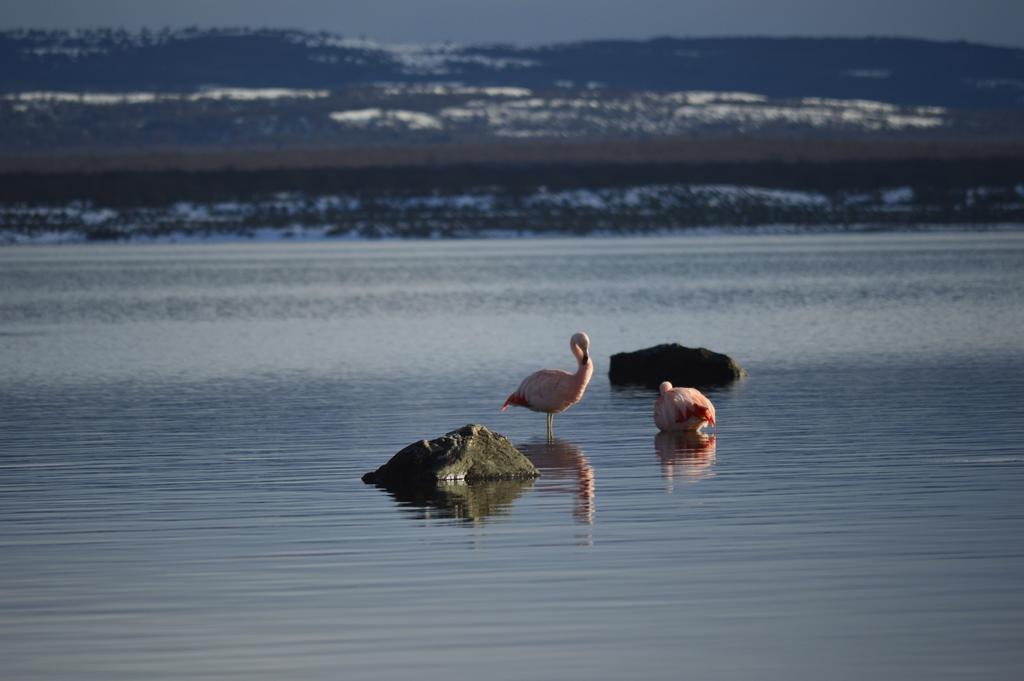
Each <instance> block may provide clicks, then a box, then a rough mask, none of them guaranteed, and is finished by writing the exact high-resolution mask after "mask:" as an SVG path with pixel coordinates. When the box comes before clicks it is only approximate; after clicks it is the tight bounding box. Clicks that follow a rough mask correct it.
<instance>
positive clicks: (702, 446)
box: [654, 430, 715, 494]
mask: <svg viewBox="0 0 1024 681" xmlns="http://www.w3.org/2000/svg"><path fill="white" fill-rule="evenodd" d="M654 449H655V451H656V452H657V453H658V459H659V460H661V474H662V476H663V477H664V478H665V491H666V492H668V493H670V494H671V493H672V491H673V490H674V489H675V481H676V479H677V478H681V479H685V480H688V481H690V482H696V481H698V480H703V479H705V478H711V477H714V475H715V472H714V471H713V470H712V466H713V464H714V463H715V436H714V435H705V434H704V433H701V432H698V431H693V430H688V431H662V432H660V433H658V434H657V435H655V436H654Z"/></svg>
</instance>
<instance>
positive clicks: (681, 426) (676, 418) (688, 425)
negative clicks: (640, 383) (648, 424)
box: [654, 381, 716, 431]
mask: <svg viewBox="0 0 1024 681" xmlns="http://www.w3.org/2000/svg"><path fill="white" fill-rule="evenodd" d="M658 390H659V391H660V392H661V395H660V396H659V397H658V399H657V401H656V402H655V403H654V423H655V424H657V426H658V429H659V430H664V431H682V430H700V429H701V428H703V427H704V426H706V425H711V427H712V428H716V426H715V405H713V404H711V400H709V399H708V398H706V397H705V396H704V393H702V392H701V391H699V390H697V389H696V388H673V387H672V384H671V383H669V382H668V381H665V382H664V383H662V384H661V385H660V386H659V387H658Z"/></svg>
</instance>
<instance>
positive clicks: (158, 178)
mask: <svg viewBox="0 0 1024 681" xmlns="http://www.w3.org/2000/svg"><path fill="white" fill-rule="evenodd" d="M1021 183H1024V156H1017V157H1013V156H1006V157H998V156H997V157H977V158H908V159H876V160H840V161H813V162H795V161H768V160H762V161H750V162H742V161H731V162H729V161H719V162H706V163H696V162H694V163H629V164H627V163H609V162H603V163H572V162H567V163H458V164H436V165H428V164H422V165H407V166H370V167H362V168H358V167H356V168H353V167H334V168H331V167H326V168H265V169H255V170H240V169H220V170H202V171H199V170H195V171H187V170H147V171H129V170H110V171H100V172H81V171H78V172H49V173H42V172H19V173H2V174H0V202H2V203H5V204H11V203H29V204H55V203H63V202H68V201H88V202H92V203H94V204H96V205H99V206H110V207H122V206H153V205H164V204H168V203H172V202H175V201H246V200H251V199H254V198H257V197H262V196H268V195H272V194H275V193H280V192H298V193H303V194H306V195H330V194H339V193H344V194H353V195H363V196H381V195H393V196H409V195H424V194H428V195H429V194H432V193H433V194H442V195H444V194H456V193H463V192H473V191H477V190H480V189H489V188H500V190H501V191H502V193H506V194H510V195H513V196H514V195H521V194H526V193H529V192H533V191H536V190H537V189H538V188H541V187H543V188H546V189H547V190H556V191H557V190H566V189H575V188H587V189H602V188H610V187H628V186H639V185H656V184H735V185H744V186H755V187H765V188H774V189H794V190H801V191H814V192H821V193H824V194H834V193H837V192H843V191H874V190H878V189H885V188H889V187H899V186H909V187H913V188H914V189H915V191H917V192H918V194H919V195H922V196H926V195H940V194H944V193H946V192H949V191H952V190H956V189H964V188H971V187H979V186H993V187H1013V186H1016V185H1018V184H1021Z"/></svg>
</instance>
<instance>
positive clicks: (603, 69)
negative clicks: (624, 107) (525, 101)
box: [0, 29, 1024, 109]
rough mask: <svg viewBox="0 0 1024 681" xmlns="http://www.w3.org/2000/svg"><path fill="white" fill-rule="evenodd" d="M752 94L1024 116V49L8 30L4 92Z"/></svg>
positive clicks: (2, 62) (798, 41)
mask: <svg viewBox="0 0 1024 681" xmlns="http://www.w3.org/2000/svg"><path fill="white" fill-rule="evenodd" d="M436 81H458V82H460V83H463V84H466V85H477V86H482V85H506V86H521V87H528V88H541V89H543V88H550V87H556V86H559V85H575V86H587V85H588V84H590V85H591V86H600V87H603V88H608V89H612V90H630V91H636V90H652V91H662V92H664V91H675V90H714V91H742V92H750V93H755V94H760V95H764V96H766V97H769V98H800V97H828V98H842V99H869V100H877V101H882V102H889V103H893V104H899V105H907V106H942V107H951V108H962V109H1007V108H1009V109H1021V108H1024V50H1020V49H1010V48H1002V47H989V46H985V45H977V44H970V43H965V42H932V41H925V40H909V39H900V38H864V39H836V38H826V39H807V38H771V39H769V38H701V39H682V38H658V39H654V40H645V41H590V42H578V43H567V44H557V45H548V46H543V47H535V48H534V47H516V46H510V45H464V46H463V45H448V44H445V45H424V46H408V45H406V46H394V45H392V46H388V45H379V44H376V43H373V42H369V41H365V40H358V39H350V38H345V37H343V36H340V35H336V34H331V33H309V32H302V31H285V30H248V29H223V30H199V29H186V30H173V31H172V30H163V31H154V32H151V31H143V32H139V33H129V32H125V31H117V30H90V31H38V30H17V31H6V32H3V33H0V92H6V93H13V92H25V91H38V90H61V91H73V92H80V91H104V92H127V91H157V92H190V91H194V90H197V89H199V88H201V87H203V86H208V85H211V84H213V85H220V86H236V87H248V88H262V87H287V88H326V89H339V88H347V87H351V86H353V85H366V84H371V83H379V82H396V83H398V82H400V83H422V82H436Z"/></svg>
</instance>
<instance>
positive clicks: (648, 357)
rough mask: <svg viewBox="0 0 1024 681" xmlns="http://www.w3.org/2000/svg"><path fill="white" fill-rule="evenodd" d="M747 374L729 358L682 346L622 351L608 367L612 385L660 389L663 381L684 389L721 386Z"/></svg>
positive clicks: (665, 345)
mask: <svg viewBox="0 0 1024 681" xmlns="http://www.w3.org/2000/svg"><path fill="white" fill-rule="evenodd" d="M746 375H747V372H746V370H745V369H744V368H743V367H741V366H740V365H739V364H738V363H737V362H736V360H734V359H733V358H732V357H729V356H728V355H723V354H721V353H719V352H712V351H711V350H708V349H707V348H688V347H685V346H683V345H680V344H679V343H664V344H662V345H655V346H654V347H651V348H644V349H643V350H637V351H636V352H620V353H618V354H615V355H612V358H611V363H610V366H609V368H608V380H609V381H611V382H612V384H614V385H629V384H633V385H643V386H646V387H648V388H657V387H658V385H659V384H660V383H661V382H662V381H669V382H670V383H672V384H673V385H683V386H705V385H721V384H723V383H731V382H732V381H735V380H737V379H739V378H743V377H744V376H746Z"/></svg>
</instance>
